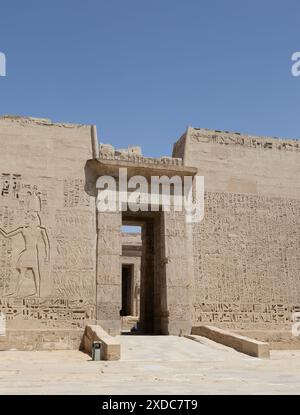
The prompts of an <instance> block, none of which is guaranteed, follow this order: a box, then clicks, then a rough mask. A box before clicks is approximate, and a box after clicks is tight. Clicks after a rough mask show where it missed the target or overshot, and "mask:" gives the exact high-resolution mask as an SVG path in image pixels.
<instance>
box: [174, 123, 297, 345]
mask: <svg viewBox="0 0 300 415" xmlns="http://www.w3.org/2000/svg"><path fill="white" fill-rule="evenodd" d="M173 155H174V156H178V157H183V158H184V164H186V165H188V166H194V167H197V168H198V174H200V175H204V178H205V191H206V193H205V216H204V220H203V221H202V222H201V223H197V224H195V225H194V226H193V252H194V278H195V295H196V299H195V302H194V318H193V320H194V322H195V323H196V324H210V325H216V326H219V327H224V328H225V327H228V328H231V329H240V330H247V331H251V330H255V329H256V330H257V329H258V330H262V329H264V331H262V333H263V332H264V333H265V339H267V338H268V334H267V330H273V331H274V330H277V331H281V330H282V331H290V333H291V324H292V318H293V317H292V316H293V314H294V313H297V312H299V311H300V309H299V298H300V282H299V269H300V256H299V248H300V239H299V238H300V164H299V158H300V142H299V140H284V139H276V138H270V137H254V136H246V135H242V134H239V133H230V132H222V131H212V130H205V129H195V128H189V129H188V130H187V132H186V133H185V134H184V135H183V136H182V137H181V139H180V140H179V141H178V142H177V143H176V144H175V146H174V151H173ZM260 338H261V339H263V336H261V337H260ZM294 340H295V339H294ZM293 343H295V341H294V342H293Z"/></svg>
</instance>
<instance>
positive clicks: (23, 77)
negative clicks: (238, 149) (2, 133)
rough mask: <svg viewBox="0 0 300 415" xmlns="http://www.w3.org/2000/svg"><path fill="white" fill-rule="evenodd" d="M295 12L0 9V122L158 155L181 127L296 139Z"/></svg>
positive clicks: (128, 6) (299, 46)
mask: <svg viewBox="0 0 300 415" xmlns="http://www.w3.org/2000/svg"><path fill="white" fill-rule="evenodd" d="M299 17H300V2H299V0H286V1H278V0H272V1H271V0H264V1H262V0H260V1H258V0H252V1H251V2H250V1H247V2H246V1H241V0H226V1H224V0H203V1H201V0H151V1H150V0H147V1H146V0H126V1H125V0H109V1H108V0H85V1H82V0H59V1H58V0H51V1H46V0H45V1H40V0H26V1H16V0H9V1H8V0H6V1H5V0H2V1H1V8H0V51H1V52H4V53H5V54H6V56H7V77H0V113H1V114H8V113H9V114H23V115H31V116H36V117H46V118H51V119H53V120H55V121H69V122H77V123H93V124H97V126H98V132H99V138H100V140H101V141H102V142H110V143H112V144H113V145H115V146H117V147H124V146H127V145H128V144H131V145H136V144H141V145H142V147H143V153H144V154H146V155H149V156H151V155H152V156H161V155H169V154H171V152H172V146H173V143H174V142H175V141H176V140H177V138H179V136H180V135H181V134H182V133H183V131H184V130H185V129H186V127H187V125H192V126H195V127H204V128H212V129H223V130H233V131H241V132H246V133H247V132H248V133H253V134H259V135H271V136H283V137H291V138H297V137H300V122H299V121H300V117H299V109H300V77H299V78H296V77H293V76H292V75H291V65H292V62H291V55H292V53H293V52H295V51H300V24H299Z"/></svg>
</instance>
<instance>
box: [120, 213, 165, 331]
mask: <svg viewBox="0 0 300 415" xmlns="http://www.w3.org/2000/svg"><path fill="white" fill-rule="evenodd" d="M122 225H123V228H122V229H124V226H126V227H129V226H134V227H136V226H140V227H141V236H140V241H141V247H140V284H139V287H138V293H139V299H138V300H137V299H136V302H138V303H139V310H138V313H137V315H138V322H137V326H136V328H137V333H138V334H168V313H167V311H166V310H167V305H166V302H167V299H166V271H165V263H164V260H163V257H164V255H163V252H164V247H163V239H162V238H163V223H162V214H161V212H138V213H134V212H126V214H125V213H124V214H123V217H122ZM133 252H134V251H133ZM130 275H131V277H130ZM133 281H134V280H133V277H132V269H131V271H130V268H128V266H125V265H124V264H123V265H122V315H126V314H124V313H128V312H130V313H132V312H133V309H132V308H130V307H132V306H130V305H129V303H131V304H132V299H133V292H136V291H137V290H136V284H135V282H134V283H133ZM134 285H135V287H133V286H134ZM134 288H135V289H134ZM129 293H131V295H130V294H129ZM127 315H129V314H127Z"/></svg>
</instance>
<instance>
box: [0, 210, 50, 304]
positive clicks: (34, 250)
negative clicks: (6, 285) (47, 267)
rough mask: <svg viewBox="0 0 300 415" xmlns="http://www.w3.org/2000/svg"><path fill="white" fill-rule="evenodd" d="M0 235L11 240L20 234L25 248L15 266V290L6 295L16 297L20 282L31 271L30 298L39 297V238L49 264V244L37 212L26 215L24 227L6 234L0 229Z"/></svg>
mask: <svg viewBox="0 0 300 415" xmlns="http://www.w3.org/2000/svg"><path fill="white" fill-rule="evenodd" d="M0 234H1V235H2V236H4V237H5V238H11V237H13V236H16V235H18V234H21V235H22V237H23V239H24V242H25V248H24V250H23V251H22V252H21V253H20V255H19V258H18V261H17V264H16V269H17V271H18V279H17V284H16V288H15V291H14V292H12V293H9V294H8V295H18V294H19V291H20V288H21V285H22V282H23V281H24V279H25V277H26V273H27V271H32V274H33V279H34V286H35V292H34V293H32V294H30V296H31V295H37V296H40V282H41V267H40V261H41V258H40V255H41V253H40V252H39V249H38V243H39V240H40V237H42V240H43V243H44V245H45V262H49V260H50V243H49V237H48V233H47V230H46V228H45V227H43V226H42V225H41V219H40V216H39V214H38V212H32V211H29V212H27V213H26V218H25V226H23V227H19V228H17V229H15V230H13V231H11V232H6V231H5V230H3V229H1V228H0Z"/></svg>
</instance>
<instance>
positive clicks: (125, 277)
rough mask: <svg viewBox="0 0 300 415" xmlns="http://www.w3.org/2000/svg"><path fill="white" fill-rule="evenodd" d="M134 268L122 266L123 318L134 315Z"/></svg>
mask: <svg viewBox="0 0 300 415" xmlns="http://www.w3.org/2000/svg"><path fill="white" fill-rule="evenodd" d="M132 274H133V266H132V265H122V309H121V312H120V314H121V316H130V315H132V314H133V313H132V311H133V310H132V303H133V299H132V294H133V275H132Z"/></svg>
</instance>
